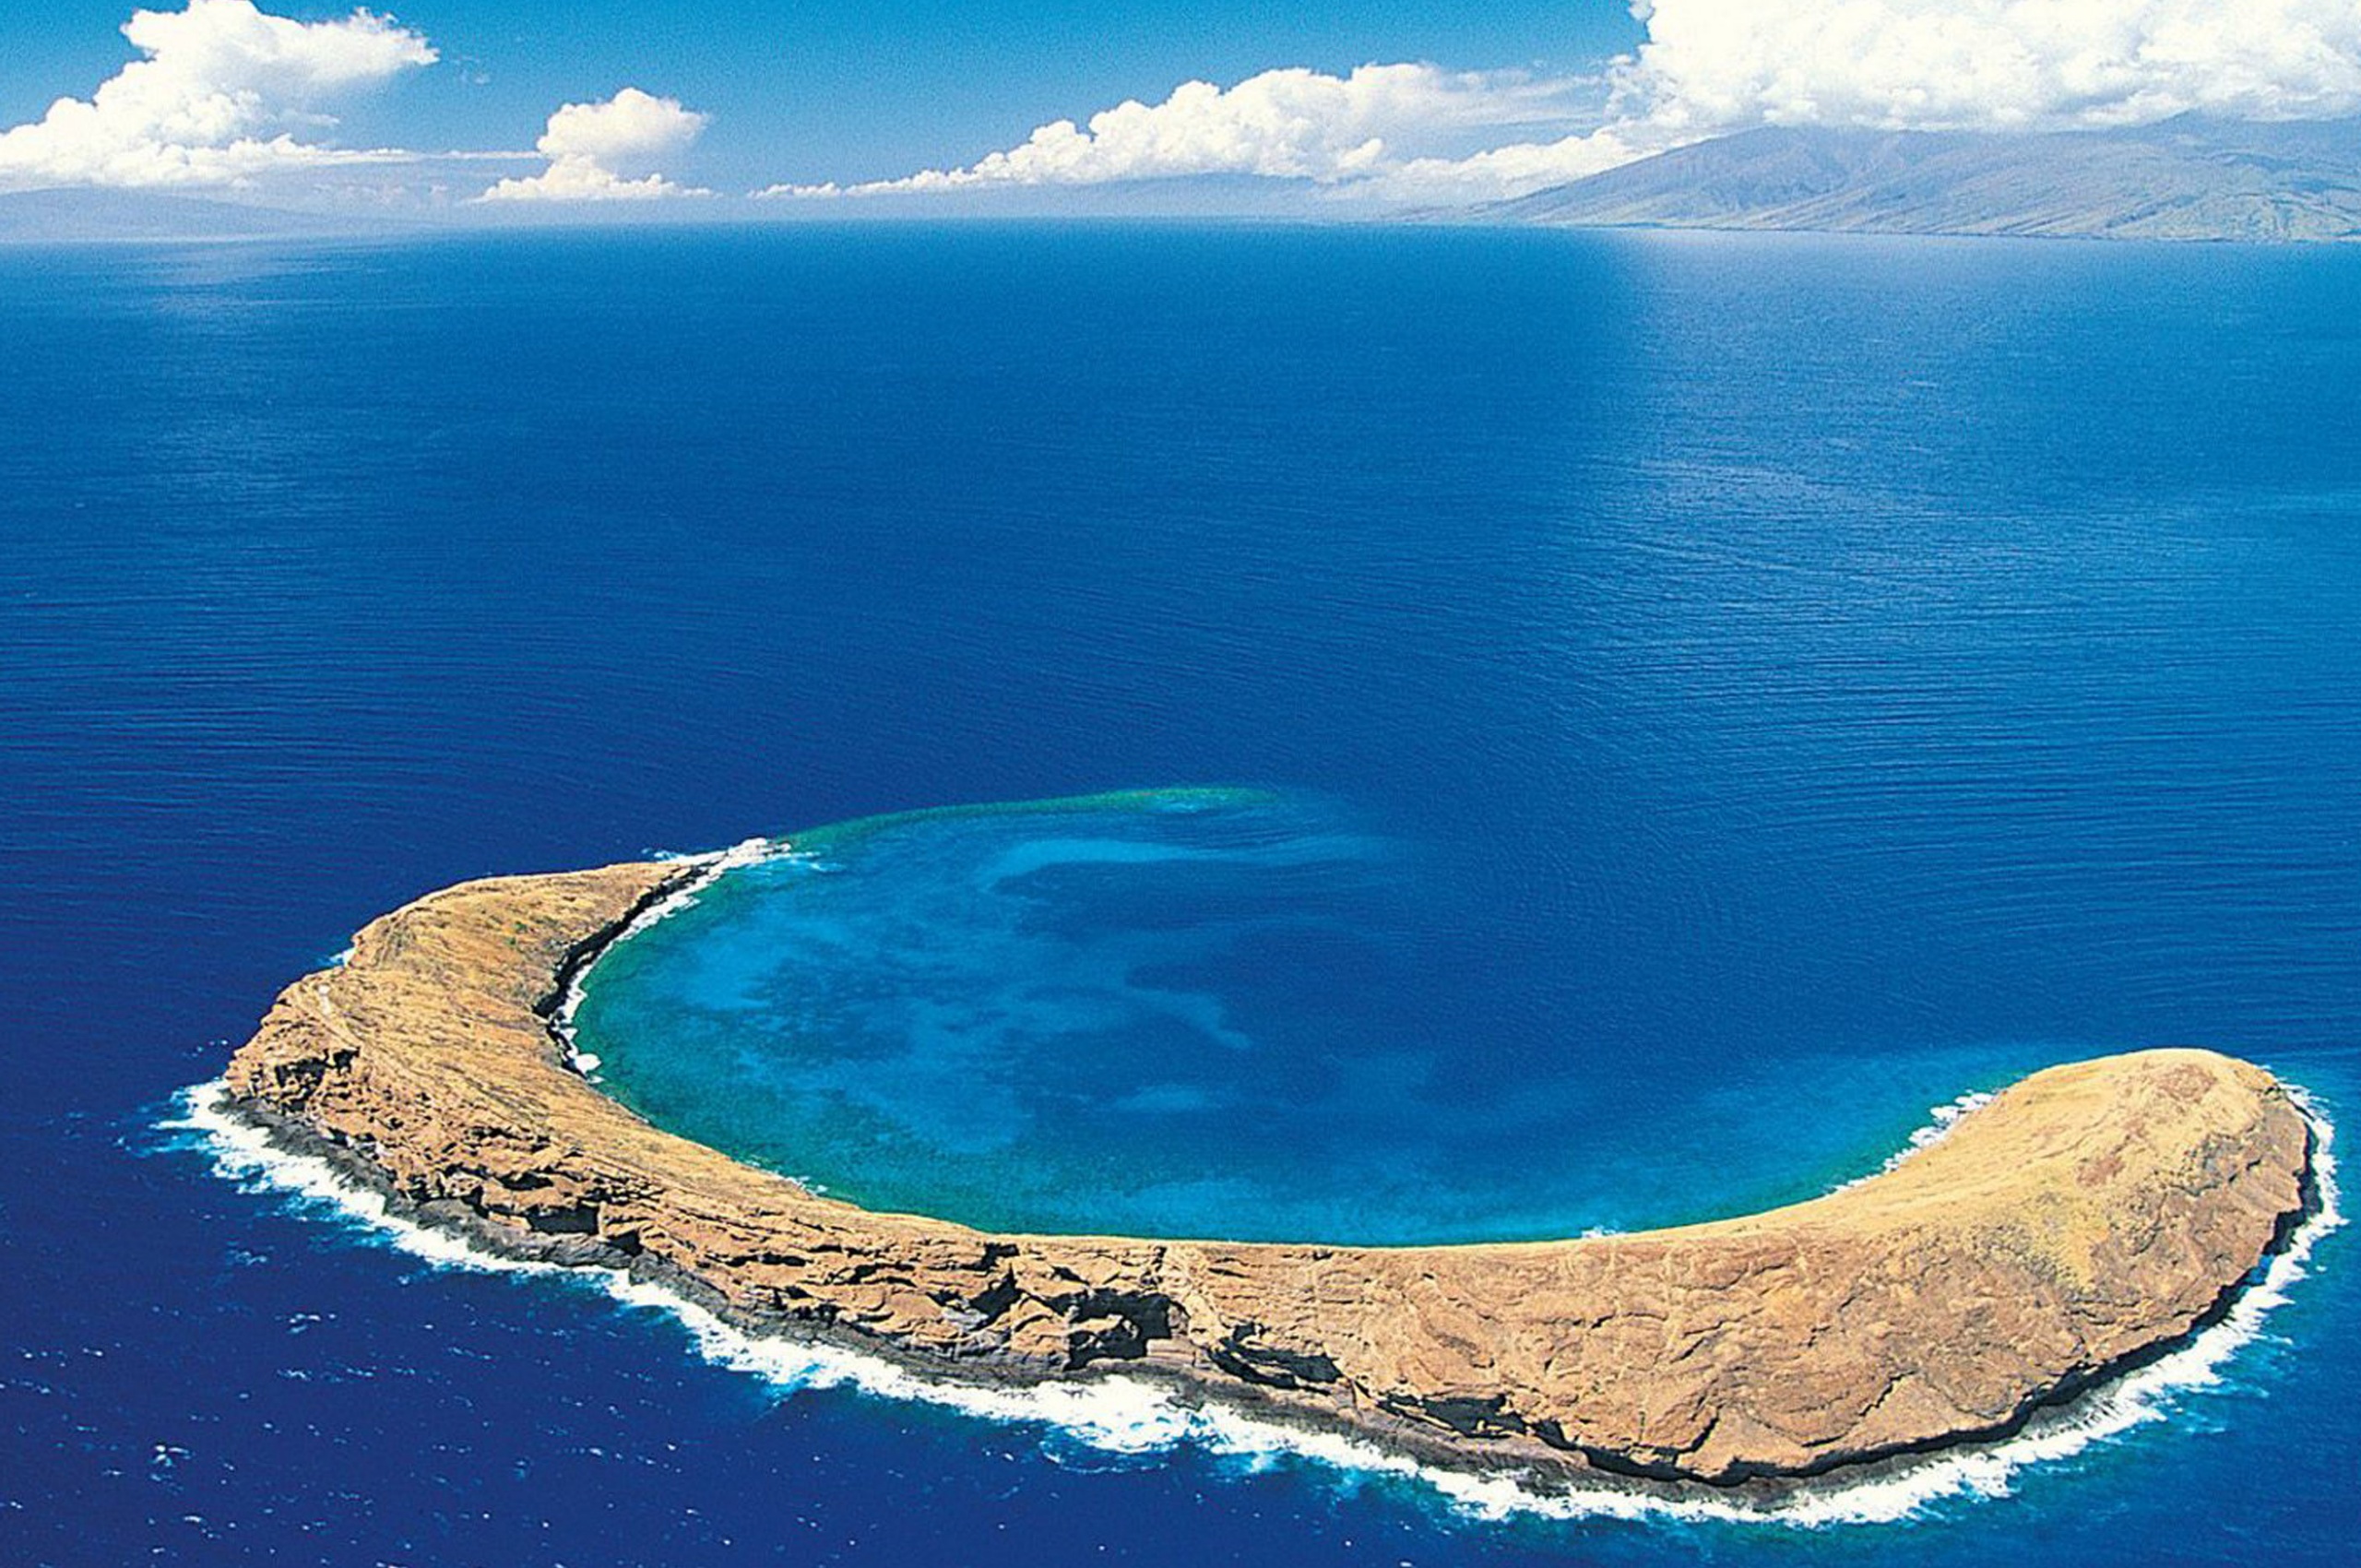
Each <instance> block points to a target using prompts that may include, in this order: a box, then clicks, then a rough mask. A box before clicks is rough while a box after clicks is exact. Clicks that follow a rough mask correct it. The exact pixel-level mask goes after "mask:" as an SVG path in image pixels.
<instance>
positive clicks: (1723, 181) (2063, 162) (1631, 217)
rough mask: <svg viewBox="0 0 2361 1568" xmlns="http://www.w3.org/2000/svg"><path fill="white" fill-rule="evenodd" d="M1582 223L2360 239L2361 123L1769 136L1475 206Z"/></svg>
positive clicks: (1506, 215)
mask: <svg viewBox="0 0 2361 1568" xmlns="http://www.w3.org/2000/svg"><path fill="white" fill-rule="evenodd" d="M1473 216H1475V217H1476V218H1478V219H1480V220H1487V221H1493V222H1515V223H1543V224H1558V225H1566V226H1579V227H1586V228H1604V227H1646V228H1659V229H1751V230H1788V231H1801V232H1813V233H1876V234H2008V235H2025V236H2035V237H2042V238H2051V239H2120V240H2261V241H2318V240H2350V239H2353V238H2355V236H2356V235H2361V122H2356V121H2352V120H2343V121H2329V122H2300V123H2298V122H2290V123H2287V124H2283V125H2257V124H2251V123H2245V122H2229V121H2217V120H2207V119H2202V118H2199V117H2197V116H2194V115H2184V116H2182V117H2180V118H2178V119H2174V120H2167V121H2165V122H2164V123H2163V124H2161V125H2142V126H2139V127H2137V128H2132V129H2125V130H2114V131H2058V132H2051V133H2048V134H2046V135H2015V136H2008V135H1996V134H1991V133H1975V132H1965V131H1961V132H1932V131H1916V132H1910V131H1866V130H1837V129H1824V128H1810V129H1806V128H1792V129H1791V128H1786V127H1782V126H1765V127H1762V128H1761V129H1757V130H1750V131H1744V132H1741V133H1739V134H1738V135H1736V136H1727V137H1716V138H1715V139H1714V140H1712V141H1703V142H1698V143H1696V144H1694V145H1693V146H1690V147H1684V148H1679V149H1677V150H1675V151H1672V152H1666V153H1660V154H1658V155H1657V156H1655V157H1654V158H1649V159H1644V160H1641V161H1639V162H1637V163H1627V164H1624V165H1623V166H1622V167H1620V168H1618V169H1610V170H1608V172H1605V173H1603V174H1595V175H1592V176H1591V177H1590V178H1588V179H1585V180H1578V181H1576V182H1574V183H1573V184H1565V185H1558V186H1555V187H1553V188H1551V189H1548V190H1545V191H1538V192H1536V193H1535V194H1533V195H1531V196H1522V197H1519V198H1518V199H1516V200H1514V201H1506V202H1499V203H1495V204H1493V205H1491V206H1489V207H1484V208H1477V209H1476V211H1475V213H1474V214H1473Z"/></svg>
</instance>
